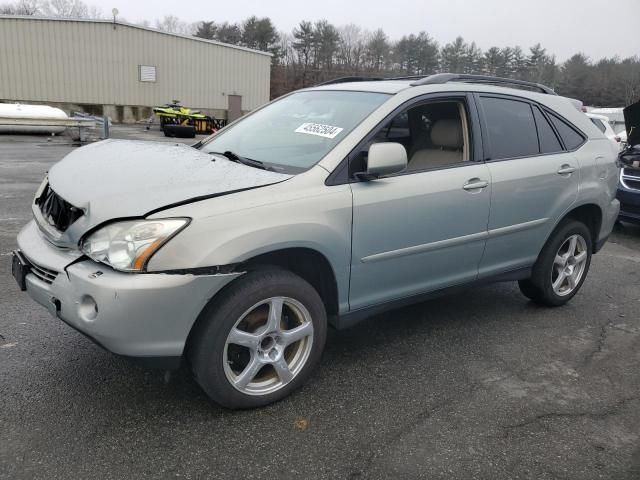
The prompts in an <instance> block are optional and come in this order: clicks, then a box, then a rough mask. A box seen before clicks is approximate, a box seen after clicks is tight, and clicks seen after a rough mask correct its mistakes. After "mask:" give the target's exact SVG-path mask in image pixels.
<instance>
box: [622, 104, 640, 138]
mask: <svg viewBox="0 0 640 480" xmlns="http://www.w3.org/2000/svg"><path fill="white" fill-rule="evenodd" d="M622 113H623V114H624V124H625V127H626V129H627V142H628V143H629V145H638V144H640V102H636V103H633V104H631V105H629V106H628V107H626V108H625V109H624V110H622Z"/></svg>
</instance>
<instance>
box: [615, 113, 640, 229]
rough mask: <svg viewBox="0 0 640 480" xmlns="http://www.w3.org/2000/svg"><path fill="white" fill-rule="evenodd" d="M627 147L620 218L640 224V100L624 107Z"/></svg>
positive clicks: (620, 193)
mask: <svg viewBox="0 0 640 480" xmlns="http://www.w3.org/2000/svg"><path fill="white" fill-rule="evenodd" d="M624 119H625V127H626V132H625V138H624V142H625V143H624V145H625V149H624V151H623V152H622V153H621V154H620V160H621V167H622V168H621V169H620V184H619V185H618V195H617V197H618V200H620V220H623V221H625V222H630V223H635V224H639V225H640V102H637V103H635V104H633V105H629V106H628V107H626V108H625V109H624Z"/></svg>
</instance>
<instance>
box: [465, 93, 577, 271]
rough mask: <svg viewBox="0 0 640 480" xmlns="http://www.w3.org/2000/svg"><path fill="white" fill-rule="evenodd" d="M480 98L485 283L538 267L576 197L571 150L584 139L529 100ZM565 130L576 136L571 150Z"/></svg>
mask: <svg viewBox="0 0 640 480" xmlns="http://www.w3.org/2000/svg"><path fill="white" fill-rule="evenodd" d="M476 99H477V101H478V103H479V110H480V112H481V118H482V126H483V134H484V136H483V141H484V145H485V154H486V155H487V166H488V168H489V172H490V177H491V185H492V189H491V214H490V217H489V226H488V233H489V236H488V240H487V245H486V249H485V253H484V256H483V259H482V263H481V265H480V271H479V277H481V278H482V277H486V276H492V275H495V274H498V273H503V272H508V271H513V270H517V269H520V268H526V267H530V266H531V265H532V264H533V263H534V262H535V260H536V258H537V256H538V254H539V253H540V250H541V249H542V246H543V245H544V242H545V240H546V238H547V236H548V234H549V233H550V231H551V229H552V228H553V226H554V225H555V224H556V222H557V220H558V219H559V217H560V215H562V214H563V213H565V212H566V211H567V210H568V209H569V207H570V206H571V205H572V204H573V202H574V201H575V199H576V197H577V194H578V183H579V170H578V166H579V165H578V161H577V159H576V157H575V155H574V153H572V151H570V150H573V149H575V148H577V147H578V146H579V144H581V143H583V141H584V138H583V137H581V136H580V134H579V133H578V132H577V131H575V130H574V129H573V128H572V127H570V126H569V125H567V124H566V123H565V122H564V121H563V120H561V119H560V118H556V117H555V116H553V115H551V114H550V112H549V113H547V112H546V111H545V109H544V108H541V107H540V106H539V105H536V104H532V103H530V102H529V101H527V100H525V99H520V98H513V97H508V96H496V95H477V96H476ZM554 120H557V122H558V125H557V126H555V124H554ZM561 128H564V129H566V130H567V132H566V135H568V136H571V137H572V139H570V140H569V139H568V140H567V142H571V143H572V144H571V145H569V146H564V145H563V143H562V138H563V136H561V134H562V132H559V129H561ZM568 147H571V148H568Z"/></svg>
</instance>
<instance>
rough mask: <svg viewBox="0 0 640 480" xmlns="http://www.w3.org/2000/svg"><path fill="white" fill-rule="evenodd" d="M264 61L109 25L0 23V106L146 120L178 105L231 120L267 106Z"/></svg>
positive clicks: (258, 55)
mask: <svg viewBox="0 0 640 480" xmlns="http://www.w3.org/2000/svg"><path fill="white" fill-rule="evenodd" d="M270 65H271V55H270V54H269V53H265V52H260V51H257V50H251V49H248V48H243V47H238V46H235V45H227V44H223V43H220V42H215V41H211V40H203V39H199V38H196V37H191V36H185V35H176V34H171V33H165V32H161V31H158V30H154V29H151V28H145V27H141V26H138V25H132V24H128V23H122V22H113V21H109V20H69V19H49V18H37V17H19V16H0V102H3V101H4V102H7V101H8V102H15V101H19V102H23V103H28V102H32V103H47V104H49V105H53V106H59V107H61V108H63V109H65V110H73V109H76V110H84V111H86V112H90V113H93V114H96V115H109V116H111V117H112V118H113V119H114V120H115V121H123V122H127V121H133V120H137V119H141V118H145V117H148V116H149V115H150V113H151V111H150V107H152V106H156V105H163V104H165V103H168V102H171V101H172V100H179V101H180V102H181V103H182V104H183V105H187V106H189V107H192V108H197V109H201V110H203V111H205V112H206V113H208V114H210V115H214V116H216V117H218V118H230V119H234V118H236V117H237V116H239V115H240V113H241V111H242V112H246V111H249V110H253V109H254V108H256V107H258V106H260V105H262V104H264V103H265V102H267V101H268V100H269V79H270V76H269V75H270Z"/></svg>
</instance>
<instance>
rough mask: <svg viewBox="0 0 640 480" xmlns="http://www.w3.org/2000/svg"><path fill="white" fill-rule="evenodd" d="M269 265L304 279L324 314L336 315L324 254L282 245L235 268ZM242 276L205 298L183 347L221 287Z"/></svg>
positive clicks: (334, 281)
mask: <svg viewBox="0 0 640 480" xmlns="http://www.w3.org/2000/svg"><path fill="white" fill-rule="evenodd" d="M269 267H272V268H273V267H276V268H282V269H285V270H288V271H290V272H292V273H295V274H296V275H298V276H299V277H301V278H303V279H304V280H306V281H307V282H308V283H309V284H310V285H311V286H312V287H313V288H315V289H316V291H317V292H318V294H319V295H320V298H321V299H322V303H323V304H324V306H325V310H326V312H327V317H329V318H331V317H335V316H337V315H338V311H339V296H338V281H337V278H336V274H335V271H334V269H333V267H332V265H331V263H330V262H329V260H328V258H327V257H326V256H325V255H324V254H322V253H321V252H319V251H318V250H315V249H312V248H308V247H289V248H282V249H278V250H273V251H269V252H265V253H260V254H258V255H255V256H253V257H250V258H248V259H246V260H244V261H242V262H241V263H239V264H238V265H237V266H236V270H237V271H254V270H259V269H263V268H269ZM242 278H243V275H241V276H239V277H238V278H236V279H235V280H233V281H232V282H229V283H228V284H227V285H225V286H224V288H223V289H222V290H220V291H219V292H217V293H216V294H215V295H214V296H213V297H212V298H211V299H210V300H209V301H208V302H207V304H206V305H205V306H204V308H203V309H202V311H201V312H200V314H199V315H198V317H197V318H196V320H195V322H194V323H193V325H192V326H191V329H190V331H189V334H188V336H187V340H186V342H185V351H186V349H187V348H189V345H190V344H191V343H192V339H193V337H194V336H195V335H197V331H198V329H199V326H200V325H202V324H204V323H205V320H206V314H207V312H208V311H209V310H210V309H211V308H212V305H214V304H215V302H216V299H217V298H219V297H220V295H221V293H222V292H223V291H225V290H226V289H229V288H231V286H232V285H234V284H235V283H236V282H239V281H241V280H242Z"/></svg>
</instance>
